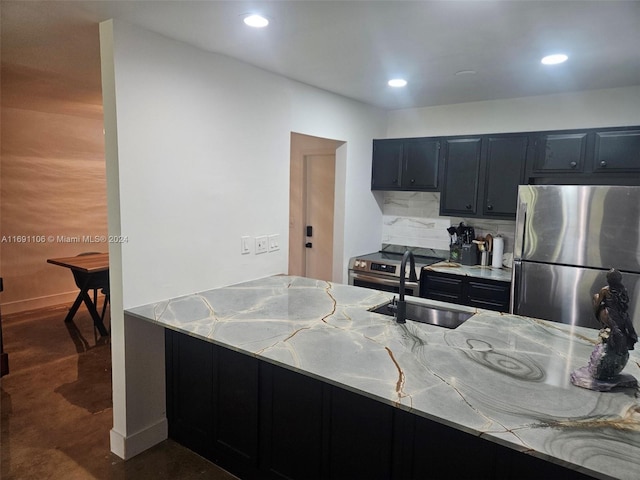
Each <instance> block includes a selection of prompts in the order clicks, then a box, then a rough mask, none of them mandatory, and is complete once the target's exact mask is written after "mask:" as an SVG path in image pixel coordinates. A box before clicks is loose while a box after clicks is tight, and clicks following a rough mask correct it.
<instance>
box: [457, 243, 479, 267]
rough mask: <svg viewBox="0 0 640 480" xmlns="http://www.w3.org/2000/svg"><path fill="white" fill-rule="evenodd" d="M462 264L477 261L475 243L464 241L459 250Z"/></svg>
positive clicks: (474, 263)
mask: <svg viewBox="0 0 640 480" xmlns="http://www.w3.org/2000/svg"><path fill="white" fill-rule="evenodd" d="M460 263H461V264H462V265H476V264H477V263H478V246H477V245H476V244H475V243H465V244H463V245H462V251H461V252H460Z"/></svg>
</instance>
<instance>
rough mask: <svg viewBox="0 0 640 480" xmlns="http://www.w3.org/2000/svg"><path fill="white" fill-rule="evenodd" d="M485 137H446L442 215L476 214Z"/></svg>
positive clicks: (441, 196) (443, 145) (443, 163)
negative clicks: (482, 147)
mask: <svg viewBox="0 0 640 480" xmlns="http://www.w3.org/2000/svg"><path fill="white" fill-rule="evenodd" d="M481 144H482V137H465V138H445V139H443V140H442V166H443V168H442V190H441V195H440V215H444V216H447V215H450V216H469V215H475V214H476V212H477V211H478V210H477V205H478V186H479V179H480V154H481Z"/></svg>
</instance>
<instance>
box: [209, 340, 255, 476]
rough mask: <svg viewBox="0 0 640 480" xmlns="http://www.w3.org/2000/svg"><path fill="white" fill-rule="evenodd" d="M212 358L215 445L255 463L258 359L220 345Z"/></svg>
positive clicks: (230, 453)
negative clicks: (213, 361)
mask: <svg viewBox="0 0 640 480" xmlns="http://www.w3.org/2000/svg"><path fill="white" fill-rule="evenodd" d="M215 359H216V362H215V363H216V369H215V375H214V387H215V394H216V399H215V400H216V402H215V405H216V406H217V408H216V409H215V417H214V418H215V426H214V432H215V441H216V443H217V446H216V447H217V448H218V449H220V450H226V451H227V453H228V454H229V455H232V456H240V457H243V459H244V460H246V461H248V462H249V463H252V464H256V465H257V458H258V360H257V359H255V358H253V357H250V356H248V355H243V354H241V353H237V352H234V351H232V350H228V349H226V348H220V347H216V356H215Z"/></svg>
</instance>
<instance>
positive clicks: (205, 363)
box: [165, 330, 214, 456]
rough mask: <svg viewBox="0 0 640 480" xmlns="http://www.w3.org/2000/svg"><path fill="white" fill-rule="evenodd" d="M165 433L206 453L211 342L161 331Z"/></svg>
mask: <svg viewBox="0 0 640 480" xmlns="http://www.w3.org/2000/svg"><path fill="white" fill-rule="evenodd" d="M165 344H166V348H167V365H168V367H169V368H168V369H167V417H168V420H169V436H171V437H172V438H175V439H176V440H177V441H179V442H180V443H183V444H184V445H186V446H188V447H189V448H191V449H192V450H194V451H196V452H198V453H200V454H201V455H205V456H206V455H207V454H208V453H209V451H210V446H211V441H212V435H211V432H212V430H213V413H214V412H213V411H214V398H213V370H214V364H213V348H214V347H213V345H211V344H210V343H207V342H203V341H202V340H198V339H195V338H193V337H190V336H188V335H180V334H177V333H175V332H172V331H170V330H166V331H165Z"/></svg>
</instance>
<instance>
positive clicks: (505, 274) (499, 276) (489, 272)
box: [423, 262, 511, 282]
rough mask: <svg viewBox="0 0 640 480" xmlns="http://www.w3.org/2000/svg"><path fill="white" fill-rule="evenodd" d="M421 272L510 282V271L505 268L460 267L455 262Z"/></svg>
mask: <svg viewBox="0 0 640 480" xmlns="http://www.w3.org/2000/svg"><path fill="white" fill-rule="evenodd" d="M423 270H431V271H433V272H439V273H451V274H455V275H462V276H466V277H478V278H487V279H490V280H498V281H501V282H510V281H511V269H510V268H506V267H502V268H494V267H491V266H481V265H462V264H460V263H455V262H438V263H434V264H433V265H429V266H427V267H424V268H423Z"/></svg>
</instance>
